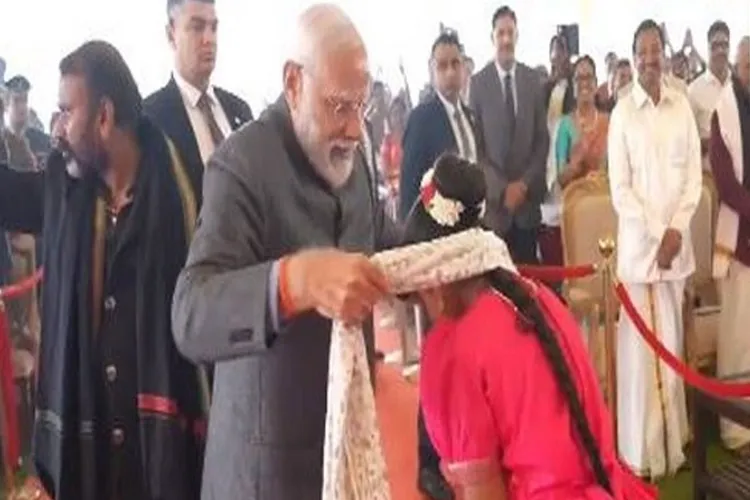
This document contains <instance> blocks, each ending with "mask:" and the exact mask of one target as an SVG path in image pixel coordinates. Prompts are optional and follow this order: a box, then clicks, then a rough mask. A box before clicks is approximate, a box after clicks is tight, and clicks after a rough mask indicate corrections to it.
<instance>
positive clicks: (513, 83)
mask: <svg viewBox="0 0 750 500" xmlns="http://www.w3.org/2000/svg"><path fill="white" fill-rule="evenodd" d="M495 69H497V76H498V77H499V78H500V87H501V88H502V89H503V102H505V76H506V75H508V74H510V86H511V88H512V89H513V105H514V106H515V109H514V111H515V113H516V114H518V87H516V63H513V66H511V67H510V69H509V70H508V71H505V70H504V69H503V68H502V66H500V63H498V62H497V61H495Z"/></svg>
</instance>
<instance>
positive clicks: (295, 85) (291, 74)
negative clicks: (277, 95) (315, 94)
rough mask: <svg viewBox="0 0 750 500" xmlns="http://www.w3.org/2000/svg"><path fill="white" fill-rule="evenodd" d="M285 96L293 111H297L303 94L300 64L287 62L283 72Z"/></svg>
mask: <svg viewBox="0 0 750 500" xmlns="http://www.w3.org/2000/svg"><path fill="white" fill-rule="evenodd" d="M283 84H284V96H285V97H286V100H287V103H288V104H289V107H290V108H291V109H297V103H298V102H299V96H300V93H301V92H302V71H301V67H300V65H299V64H298V63H296V62H294V61H287V62H286V63H284V70H283Z"/></svg>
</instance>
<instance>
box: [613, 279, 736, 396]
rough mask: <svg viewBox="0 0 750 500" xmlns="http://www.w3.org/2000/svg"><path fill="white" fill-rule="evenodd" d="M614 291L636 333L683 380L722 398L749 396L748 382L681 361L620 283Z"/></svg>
mask: <svg viewBox="0 0 750 500" xmlns="http://www.w3.org/2000/svg"><path fill="white" fill-rule="evenodd" d="M615 292H616V293H617V297H619V299H620V303H621V304H622V307H623V308H624V309H625V312H626V313H627V314H628V316H629V317H630V319H631V320H632V321H633V324H635V327H636V329H637V330H638V333H640V334H641V337H643V340H645V341H646V343H647V344H648V345H649V346H651V349H653V350H654V352H656V354H657V356H659V358H661V360H662V361H664V362H665V363H666V364H667V365H668V366H669V367H670V368H671V369H672V370H674V371H675V372H676V373H677V374H678V375H679V376H680V377H681V378H682V379H683V380H685V382H687V383H688V384H689V385H691V386H693V387H696V388H698V389H700V390H701V391H703V392H707V393H709V394H712V395H714V396H719V397H722V398H744V397H748V396H750V383H726V382H720V381H718V380H716V379H713V378H710V377H706V376H705V375H702V374H701V373H699V372H697V371H695V370H693V369H692V368H690V367H689V366H687V365H686V364H685V363H683V362H682V361H681V360H680V359H679V358H678V357H677V356H675V355H674V354H672V353H671V352H669V350H668V349H667V348H666V347H664V344H662V343H661V342H660V341H659V339H658V338H657V337H656V335H654V332H652V331H651V329H650V328H649V327H648V325H646V322H645V321H644V320H643V318H642V317H641V315H640V314H639V313H638V310H637V309H636V307H635V305H634V304H633V301H632V299H631V298H630V295H629V294H628V291H627V290H626V289H625V287H624V286H623V285H622V283H618V284H617V285H615Z"/></svg>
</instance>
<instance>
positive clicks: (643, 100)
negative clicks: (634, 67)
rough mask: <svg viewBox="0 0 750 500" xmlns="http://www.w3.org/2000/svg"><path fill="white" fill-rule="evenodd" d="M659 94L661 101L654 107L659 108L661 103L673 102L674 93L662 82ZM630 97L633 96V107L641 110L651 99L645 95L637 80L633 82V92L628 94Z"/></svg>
mask: <svg viewBox="0 0 750 500" xmlns="http://www.w3.org/2000/svg"><path fill="white" fill-rule="evenodd" d="M659 93H660V94H661V100H660V101H659V103H658V104H656V105H655V107H658V106H661V105H662V103H666V104H669V103H671V102H672V101H674V98H675V96H674V91H673V90H672V89H670V88H669V87H668V86H667V85H666V84H665V82H664V81H662V83H661V90H660V92H659ZM630 95H631V96H633V100H634V101H635V105H636V106H637V107H638V108H643V107H644V106H645V105H646V104H647V103H650V102H651V97H649V95H648V94H647V93H646V89H644V88H643V86H641V84H640V82H638V81H637V80H636V81H635V82H633V90H632V91H631V92H630Z"/></svg>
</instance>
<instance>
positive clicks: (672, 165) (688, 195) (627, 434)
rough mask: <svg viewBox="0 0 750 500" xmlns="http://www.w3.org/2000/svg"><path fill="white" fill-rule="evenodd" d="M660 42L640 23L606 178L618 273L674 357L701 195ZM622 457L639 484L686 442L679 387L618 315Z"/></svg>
mask: <svg viewBox="0 0 750 500" xmlns="http://www.w3.org/2000/svg"><path fill="white" fill-rule="evenodd" d="M663 54H664V39H663V34H662V32H661V30H660V28H659V26H658V25H657V24H656V23H655V22H653V21H651V20H648V21H644V22H643V23H641V25H640V26H639V27H638V29H637V30H636V34H635V37H634V42H633V56H634V62H635V67H636V69H637V72H638V81H637V82H634V85H633V89H632V91H631V92H630V93H629V94H628V95H627V96H625V97H624V98H623V99H622V100H621V101H620V102H619V103H618V105H617V107H616V108H615V109H614V111H613V113H612V116H611V119H610V128H609V144H608V148H609V152H608V154H609V176H610V189H611V192H612V202H613V204H614V208H615V210H616V212H617V216H618V236H617V239H618V242H617V245H618V249H617V275H618V276H619V278H620V280H621V281H622V282H623V284H624V286H625V288H626V290H627V292H628V293H629V294H630V297H631V298H632V301H633V304H634V305H635V306H636V308H637V310H638V312H639V314H640V315H641V317H642V318H643V319H644V320H645V323H646V324H647V325H648V326H649V327H650V328H651V330H652V331H653V332H654V334H655V335H656V336H657V337H658V338H659V340H660V341H661V342H662V343H663V344H664V345H665V346H666V348H667V349H669V350H670V351H671V352H673V353H674V354H676V355H678V356H681V355H682V347H683V323H682V303H683V293H684V289H685V280H686V279H687V278H688V277H689V276H690V275H691V274H692V273H693V271H694V269H695V258H694V256H693V248H692V245H691V238H690V222H691V220H692V218H693V213H694V212H695V210H696V207H697V205H698V201H699V198H700V193H701V156H700V139H699V137H698V132H697V129H696V126H695V120H694V118H693V114H692V110H691V108H690V104H689V102H688V100H687V97H686V96H685V95H684V94H683V93H682V92H679V91H677V90H675V89H673V88H670V87H669V86H667V85H665V83H664V79H663V75H662V67H663V63H664V57H663ZM617 339H618V343H617V409H618V414H617V417H618V442H619V450H620V454H621V456H622V458H623V459H624V461H625V463H627V464H628V465H629V466H630V467H631V468H632V469H633V471H634V472H635V473H637V474H639V475H641V476H650V477H659V476H663V475H665V474H666V473H673V472H675V471H676V470H677V469H678V468H679V467H680V466H681V465H682V464H683V463H684V461H685V457H684V454H683V446H684V444H685V442H686V440H687V437H688V432H687V431H688V428H687V415H686V413H687V411H686V404H685V392H684V387H683V384H682V382H681V380H679V378H678V377H677V376H676V375H675V374H674V373H673V372H672V371H670V370H669V368H668V367H667V366H666V365H665V364H664V363H662V362H660V361H658V359H657V358H656V355H655V353H654V352H653V351H652V350H650V349H649V347H648V346H647V345H646V343H645V342H644V341H643V340H642V339H641V337H640V335H639V333H638V332H637V331H636V327H635V325H634V323H633V321H632V320H631V319H630V318H629V317H628V316H627V313H626V312H625V311H624V310H623V311H622V312H621V314H620V322H619V326H618V332H617Z"/></svg>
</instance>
